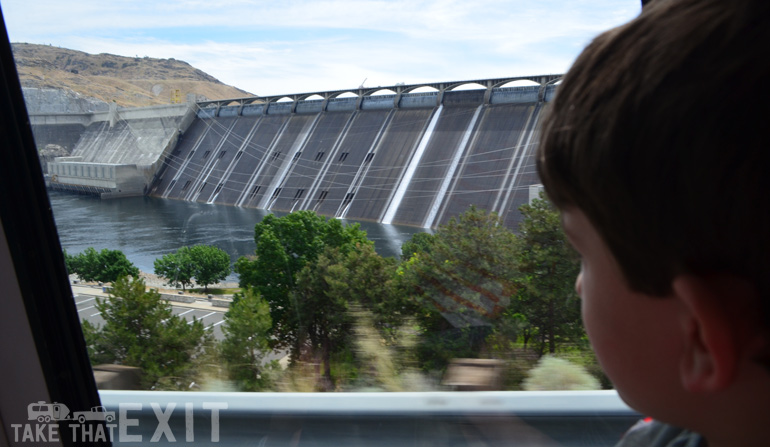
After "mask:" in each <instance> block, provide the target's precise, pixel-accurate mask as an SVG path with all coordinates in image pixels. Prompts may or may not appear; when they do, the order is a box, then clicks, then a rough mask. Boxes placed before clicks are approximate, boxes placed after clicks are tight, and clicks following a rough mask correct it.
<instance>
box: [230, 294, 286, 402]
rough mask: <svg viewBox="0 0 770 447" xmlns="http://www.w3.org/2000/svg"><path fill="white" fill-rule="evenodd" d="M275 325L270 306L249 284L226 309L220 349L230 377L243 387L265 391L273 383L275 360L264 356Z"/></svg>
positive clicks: (243, 388) (249, 389)
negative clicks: (267, 360)
mask: <svg viewBox="0 0 770 447" xmlns="http://www.w3.org/2000/svg"><path fill="white" fill-rule="evenodd" d="M272 325H273V323H272V320H271V319H270V306H268V304H267V302H266V301H265V300H263V299H262V297H260V296H259V295H258V294H256V293H255V292H254V291H253V290H252V289H248V288H247V289H246V290H245V291H244V292H243V294H242V295H241V298H240V299H239V300H238V301H237V302H235V303H233V305H232V306H230V309H229V310H228V311H227V313H225V323H224V325H223V327H222V331H223V332H224V335H225V338H224V340H222V342H221V345H220V349H221V352H222V357H223V358H224V360H225V362H226V363H227V369H228V371H229V374H230V378H231V379H233V380H235V381H236V382H237V383H238V386H239V388H240V389H241V391H262V390H265V389H269V388H270V387H271V386H272V385H273V383H272V382H273V380H272V379H273V374H272V373H273V371H274V370H275V369H276V368H277V366H276V365H275V363H276V362H270V363H266V362H265V360H264V358H265V354H267V353H268V352H269V351H270V343H269V336H270V329H271V328H272Z"/></svg>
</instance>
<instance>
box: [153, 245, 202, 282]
mask: <svg viewBox="0 0 770 447" xmlns="http://www.w3.org/2000/svg"><path fill="white" fill-rule="evenodd" d="M154 267H155V274H156V275H158V276H160V277H162V278H166V279H167V280H168V284H169V285H171V286H173V287H179V286H182V290H185V288H186V286H191V285H192V278H193V276H194V275H195V268H194V265H193V262H192V258H191V256H190V248H189V247H182V248H180V249H179V250H177V251H176V252H175V253H169V254H167V255H163V257H161V258H158V259H156V260H155V262H154Z"/></svg>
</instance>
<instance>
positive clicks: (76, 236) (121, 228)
mask: <svg viewBox="0 0 770 447" xmlns="http://www.w3.org/2000/svg"><path fill="white" fill-rule="evenodd" d="M48 194H49V198H50V200H51V207H52V208H53V212H54V218H55V220H56V228H57V230H58V232H59V239H60V240H61V245H62V247H63V248H64V249H66V250H67V252H68V253H70V254H76V253H80V252H81V251H83V250H85V249H86V248H88V247H94V248H95V249H97V250H101V249H103V248H109V249H111V250H121V251H122V252H123V253H125V254H126V257H128V259H129V260H130V261H131V262H133V263H134V265H136V266H137V267H138V268H139V269H140V270H142V271H145V272H152V271H153V270H154V268H153V261H154V260H155V259H157V258H160V257H161V256H163V255H165V254H168V253H172V252H174V251H176V250H177V249H178V248H179V247H182V246H185V245H198V244H205V245H214V246H217V247H219V248H221V249H222V250H225V251H226V252H227V253H228V254H230V258H231V260H232V261H233V262H235V260H236V259H238V257H240V256H245V255H250V254H254V250H255V248H256V245H255V243H254V224H256V223H257V222H259V221H260V220H262V218H263V217H264V216H266V215H267V214H270V212H269V211H264V210H256V209H251V208H238V207H233V206H223V205H209V204H204V203H192V202H182V201H178V200H169V199H160V198H155V197H127V198H121V199H113V200H101V199H99V198H96V197H92V196H83V195H76V194H68V193H63V192H57V191H49V192H48ZM275 214H276V215H282V214H285V213H275ZM343 223H350V224H352V223H355V222H354V221H348V220H343ZM359 223H360V224H361V228H362V229H364V230H365V231H366V232H367V235H368V237H369V239H371V240H373V241H374V244H375V249H376V250H377V252H378V253H379V254H380V255H382V256H395V257H398V256H399V255H400V253H401V244H402V243H403V242H404V241H406V240H408V239H409V238H411V237H412V234H414V233H417V232H421V231H428V230H425V229H422V228H414V227H407V226H398V225H383V224H378V223H372V222H359ZM228 280H230V281H237V276H236V275H234V274H233V275H231V276H230V277H229V278H228Z"/></svg>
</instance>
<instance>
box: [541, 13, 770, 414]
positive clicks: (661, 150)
mask: <svg viewBox="0 0 770 447" xmlns="http://www.w3.org/2000/svg"><path fill="white" fill-rule="evenodd" d="M769 110H770V2H768V1H767V0H755V1H749V0H735V1H724V0H655V1H652V2H650V4H649V5H647V6H646V7H645V9H644V11H643V12H642V14H641V15H640V16H639V17H637V18H636V19H634V20H633V21H631V22H629V23H628V24H626V25H624V26H621V27H619V28H616V29H613V30H610V31H608V32H606V33H604V34H602V35H601V36H599V37H597V38H596V39H595V40H594V41H593V42H592V43H591V44H590V45H589V46H588V47H587V48H586V49H585V50H584V51H583V53H582V54H581V55H580V56H579V58H578V59H577V61H576V62H575V64H574V65H573V67H572V68H571V69H570V71H569V73H568V74H567V75H566V76H565V77H564V80H563V82H562V85H561V86H560V88H559V91H558V93H557V95H556V98H555V99H554V101H553V103H552V104H551V106H550V111H549V113H548V115H547V117H546V119H545V121H544V124H543V139H542V141H541V144H540V148H539V155H538V171H539V174H540V177H541V179H542V182H543V184H544V185H545V189H546V192H547V193H548V196H549V197H550V199H551V200H552V201H553V202H554V204H555V205H556V206H557V207H559V208H560V209H562V210H563V211H565V210H566V211H567V212H568V213H567V214H570V213H569V211H570V210H572V211H573V212H572V213H571V214H572V215H573V217H574V214H575V213H578V214H579V215H580V216H578V217H581V216H582V217H585V218H586V222H587V223H588V224H589V225H590V226H591V229H595V232H596V234H597V235H598V236H599V238H600V240H601V242H602V243H603V245H605V246H606V248H607V250H608V253H609V254H610V255H611V257H612V258H613V262H616V264H617V268H618V272H619V274H620V277H621V278H622V279H623V281H624V283H625V285H626V286H627V287H628V290H629V292H633V293H638V294H642V295H644V296H646V297H647V298H648V301H650V300H652V301H655V299H654V298H649V297H650V296H653V297H669V296H671V295H672V294H677V293H679V294H681V293H683V292H682V290H681V289H682V287H683V286H682V284H681V281H679V279H681V278H698V279H702V280H704V281H705V282H704V283H703V284H707V283H708V281H715V282H717V283H719V284H721V286H720V285H714V284H712V285H713V286H714V287H712V288H711V289H710V290H711V291H712V292H715V291H717V290H721V289H722V288H726V289H727V290H728V291H729V290H738V289H740V290H751V293H750V294H753V296H754V297H755V298H756V299H754V300H748V301H747V302H748V303H749V304H746V309H748V308H752V306H754V307H755V308H756V311H752V312H751V314H750V315H748V314H747V313H740V312H739V313H738V314H737V318H738V319H740V318H744V319H745V320H746V322H747V323H748V322H749V320H750V319H751V318H754V317H756V319H757V321H756V323H757V324H756V326H757V327H759V328H762V327H764V330H765V331H767V330H768V328H770V129H767V127H768V124H770V121H769V120H768V117H770V113H768V111H769ZM578 248H579V247H578ZM725 278H727V279H725ZM723 280H724V281H723ZM678 281H679V282H678ZM744 286H747V287H744ZM684 288H685V289H687V287H684ZM687 290H690V289H687ZM718 300H719V301H720V303H719V306H723V307H724V306H729V305H733V307H734V308H739V307H741V306H743V304H740V305H739V304H738V303H739V302H740V303H742V302H743V301H742V300H741V299H739V298H734V297H733V296H732V295H731V294H730V293H727V294H725V293H721V292H720V296H718ZM732 300H735V302H734V303H733V304H730V302H731V301H732ZM584 311H585V306H584ZM651 323H653V324H654V322H651ZM586 326H587V329H588V331H589V336H591V328H590V327H588V326H589V322H588V321H586ZM592 342H594V343H595V340H593V339H592ZM599 354H600V360H601V353H599ZM760 361H761V360H760ZM768 377H770V376H768ZM610 378H613V377H612V375H610ZM613 379H616V378H613ZM618 388H620V387H618ZM620 391H621V394H622V390H620ZM653 416H655V415H653Z"/></svg>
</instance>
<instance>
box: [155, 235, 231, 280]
mask: <svg viewBox="0 0 770 447" xmlns="http://www.w3.org/2000/svg"><path fill="white" fill-rule="evenodd" d="M154 266H155V274H156V275H158V276H161V277H163V278H166V279H167V280H168V281H169V284H171V285H174V286H179V285H181V286H182V290H184V289H185V287H186V286H190V285H192V284H193V279H194V280H195V283H196V284H198V285H201V286H203V287H204V290H205V291H206V292H207V291H208V286H209V285H210V284H215V283H217V282H219V281H222V280H224V279H225V278H227V275H229V274H230V256H229V255H228V254H227V252H225V251H224V250H222V249H220V248H217V247H214V246H212V245H195V246H192V247H182V248H180V249H179V250H177V251H176V252H175V253H169V254H167V255H164V256H163V257H161V258H159V259H156V260H155V263H154Z"/></svg>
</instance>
